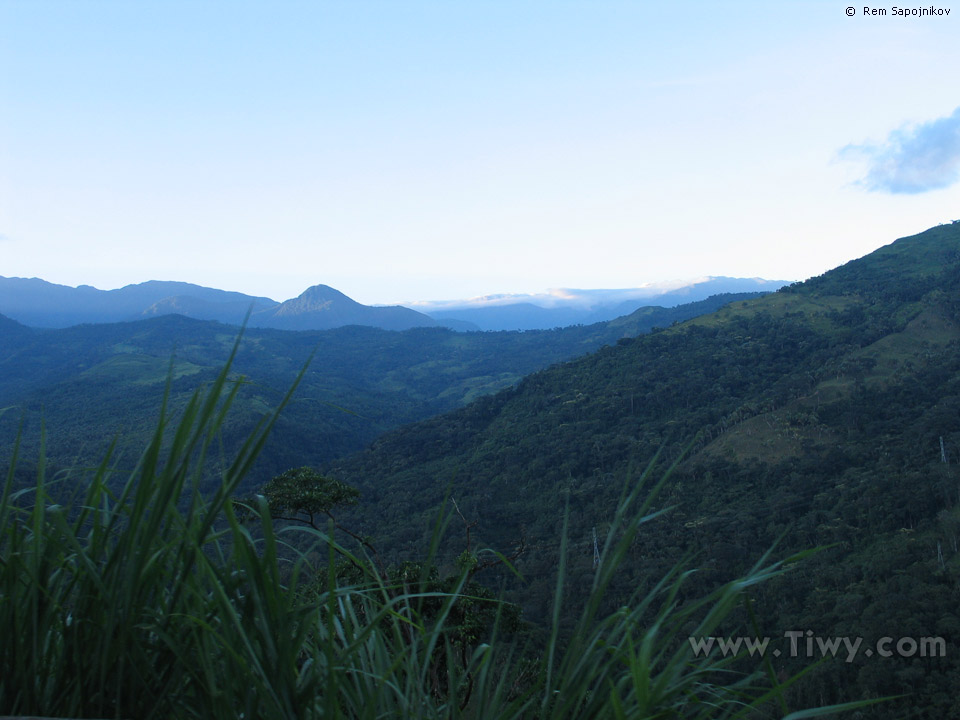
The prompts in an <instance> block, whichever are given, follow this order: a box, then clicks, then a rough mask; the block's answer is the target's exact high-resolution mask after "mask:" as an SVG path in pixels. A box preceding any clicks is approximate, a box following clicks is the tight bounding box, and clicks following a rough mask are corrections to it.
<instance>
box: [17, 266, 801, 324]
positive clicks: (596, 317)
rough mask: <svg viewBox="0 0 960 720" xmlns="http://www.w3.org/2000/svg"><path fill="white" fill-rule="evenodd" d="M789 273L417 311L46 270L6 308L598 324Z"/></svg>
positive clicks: (757, 286) (34, 314)
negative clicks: (57, 275) (59, 275)
mask: <svg viewBox="0 0 960 720" xmlns="http://www.w3.org/2000/svg"><path fill="white" fill-rule="evenodd" d="M785 284H786V282H785V281H770V280H761V279H759V278H752V279H743V278H726V277H710V278H705V279H703V280H698V281H695V282H692V283H688V284H686V285H682V286H679V287H678V286H677V284H674V285H672V286H666V285H659V286H651V287H646V288H633V289H626V290H556V291H551V292H549V293H544V294H541V295H497V296H487V297H483V298H475V299H472V300H457V301H447V302H423V303H418V304H417V306H418V307H420V308H421V310H422V311H417V310H414V309H411V308H408V307H403V306H400V305H394V306H370V305H363V304H361V303H358V302H356V301H355V300H352V299H351V298H349V297H347V296H346V295H344V294H343V293H341V292H340V291H338V290H336V289H334V288H332V287H329V286H327V285H314V286H313V287H311V288H308V289H307V290H305V291H304V292H303V293H302V294H301V295H299V296H298V297H295V298H293V299H291V300H287V301H285V302H282V303H281V302H277V301H276V300H272V299H270V298H267V297H255V296H252V295H245V294H243V293H239V292H228V291H225V290H217V289H214V288H208V287H203V286H201V285H193V284H191V283H183V282H168V281H159V280H151V281H149V282H145V283H140V284H137V285H127V286H126V287H122V288H119V289H117V290H98V289H97V288H94V287H91V286H89V285H81V286H79V287H76V288H72V287H68V286H65V285H56V284H53V283H49V282H46V281H44V280H41V279H38V278H29V279H26V278H6V277H0V314H3V315H5V316H7V317H9V318H13V319H14V320H16V321H18V322H20V323H23V324H24V325H29V326H32V327H46V328H63V327H70V326H73V325H81V324H87V323H110V322H122V321H132V320H140V319H144V318H147V317H155V316H159V315H184V316H186V317H190V318H193V319H196V320H215V321H218V322H222V323H227V324H231V325H240V324H242V323H243V322H244V319H245V318H246V316H247V313H248V312H249V313H250V317H249V320H248V321H247V324H248V325H249V326H250V327H258V328H274V329H279V330H329V329H333V328H337V327H344V326H347V325H362V326H369V327H377V328H381V329H384V330H409V329H411V328H415V327H447V328H450V329H452V330H459V331H469V330H538V329H549V328H554V327H566V326H569V325H580V324H582V325H589V324H592V323H597V322H606V321H608V320H612V319H614V318H617V317H621V316H624V315H629V314H630V313H632V312H634V311H635V310H637V309H638V308H641V307H646V306H650V305H653V304H657V305H660V306H665V307H674V306H676V305H679V304H681V303H689V302H696V301H699V300H703V299H705V298H707V297H710V296H712V295H717V294H721V293H741V292H764V291H773V290H776V289H777V288H779V287H782V286H783V285H785Z"/></svg>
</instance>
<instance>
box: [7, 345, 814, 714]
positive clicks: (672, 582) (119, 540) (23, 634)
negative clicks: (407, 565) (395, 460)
mask: <svg viewBox="0 0 960 720" xmlns="http://www.w3.org/2000/svg"><path fill="white" fill-rule="evenodd" d="M234 352H236V348H235V349H234ZM231 360H232V358H231ZM229 368H230V364H229V363H228V364H227V366H226V367H225V368H224V369H223V371H222V372H221V373H220V374H219V376H218V377H217V378H216V380H215V381H214V382H212V383H211V384H210V385H209V387H207V388H206V389H203V390H201V391H197V392H196V393H195V394H194V395H193V397H192V398H191V400H190V401H189V403H188V404H187V406H186V408H185V409H184V410H183V412H182V415H181V416H180V419H179V420H178V421H177V422H176V423H173V422H172V421H171V419H170V412H169V410H168V408H167V403H166V399H165V400H164V403H163V407H162V409H161V411H160V417H159V420H158V423H157V428H156V431H155V432H154V434H153V436H152V439H151V440H150V442H149V444H148V445H147V447H146V449H145V450H144V452H143V454H142V456H141V457H140V459H139V462H138V464H137V466H136V468H135V469H134V470H133V471H132V472H131V473H129V475H127V476H125V477H116V474H117V473H116V472H115V471H113V470H112V469H111V459H110V456H109V455H108V457H107V458H105V459H104V461H103V462H102V463H101V464H100V465H99V467H97V468H95V469H94V470H92V471H91V472H90V473H89V474H88V475H86V476H85V477H83V478H82V480H83V483H84V484H83V485H82V487H81V486H80V485H79V482H80V480H81V478H74V477H66V478H60V477H57V478H53V479H50V478H48V477H47V476H46V471H45V466H44V456H43V450H42V442H41V453H40V458H39V462H38V469H37V477H36V482H35V484H34V485H33V486H32V487H30V488H28V489H15V484H14V470H15V467H16V463H17V457H16V455H17V452H16V448H14V452H13V460H12V462H11V465H10V469H9V471H8V474H7V478H6V482H5V484H4V488H3V492H2V495H0V715H12V714H19V715H44V716H48V717H63V718H67V717H69V718H131V719H133V718H136V719H137V720H147V719H150V718H163V719H167V718H224V719H227V718H229V719H230V720H235V719H236V718H290V719H291V720H292V719H294V718H321V717H322V718H340V717H343V718H370V719H371V720H372V719H374V718H397V717H410V718H458V717H464V718H607V717H609V718H680V717H683V718H716V717H770V716H780V715H783V714H785V713H784V711H785V704H784V702H783V700H782V687H781V686H780V685H778V684H777V682H776V679H775V678H772V680H771V681H770V682H767V683H766V684H762V683H760V682H758V677H757V676H754V675H751V676H746V677H744V676H743V675H741V674H736V673H733V672H730V670H729V668H728V667H727V665H726V661H724V660H718V659H716V658H712V657H706V658H693V657H692V656H691V654H690V653H689V650H688V648H687V646H686V644H685V643H684V642H683V638H684V637H685V636H686V635H687V634H691V628H693V634H696V633H701V634H709V633H710V632H712V630H713V629H714V628H716V627H717V626H718V624H719V622H720V621H721V620H722V619H723V618H724V617H725V616H726V615H727V614H728V613H729V612H730V611H731V610H732V609H733V607H734V606H735V605H736V603H737V602H739V600H740V598H741V596H742V593H743V591H744V590H745V589H746V588H748V587H750V586H751V585H753V584H755V583H758V582H762V581H763V580H764V579H766V578H767V577H769V576H770V575H771V574H773V573H775V572H778V571H779V568H778V566H777V565H776V564H772V565H771V564H766V565H764V564H761V565H758V566H757V567H756V568H754V570H752V571H751V572H750V573H749V574H748V575H747V576H746V577H744V578H741V579H740V580H738V581H736V582H733V583H730V584H728V585H727V586H725V587H723V588H721V589H720V590H718V591H717V592H716V593H714V594H713V595H711V596H710V597H709V598H706V599H704V600H702V601H700V602H698V603H687V604H680V603H679V602H678V600H677V597H678V593H679V592H680V590H681V588H682V586H683V581H684V577H685V574H684V572H683V571H682V569H681V568H680V567H679V566H678V567H677V568H675V569H674V570H673V571H671V572H670V573H668V575H667V576H666V577H664V578H663V579H662V580H661V581H660V583H659V584H658V585H657V586H656V587H655V588H654V589H653V591H651V592H649V593H647V594H646V595H644V596H642V597H640V596H638V597H635V598H633V599H632V601H631V603H630V604H629V605H628V606H626V607H624V608H622V609H620V610H619V611H616V612H614V613H613V614H611V615H608V616H605V617H602V616H601V613H600V608H601V606H602V599H603V594H604V591H605V589H606V588H607V587H608V586H609V585H610V583H611V582H612V580H613V577H614V575H615V574H616V571H617V567H618V566H619V565H620V564H622V563H623V562H624V560H625V556H626V549H627V547H628V546H629V543H630V541H631V540H632V538H633V536H634V535H635V533H636V530H637V528H638V527H639V526H640V524H642V522H644V521H645V520H646V519H648V518H649V517H650V516H651V514H650V513H649V507H648V505H647V504H639V503H638V502H637V497H638V495H637V493H638V490H634V491H633V492H631V494H629V495H628V496H627V497H625V498H624V499H623V500H622V501H621V503H620V510H619V513H618V521H617V523H615V526H614V528H612V529H611V531H610V535H609V536H608V539H607V543H606V547H605V550H604V557H603V562H602V563H601V566H600V568H599V569H598V572H597V575H596V581H595V583H594V586H593V589H592V592H591V594H590V597H589V599H588V601H587V603H586V607H585V609H584V611H583V614H582V616H581V618H580V620H579V623H578V624H577V626H576V628H575V629H574V631H573V633H572V635H571V636H570V639H569V640H565V641H561V638H560V635H561V633H560V631H559V627H560V616H561V611H560V603H559V599H560V597H561V589H562V587H563V583H564V563H565V557H566V552H565V549H564V550H563V551H562V552H561V557H560V571H559V579H558V582H557V602H556V604H555V608H554V622H553V629H552V632H551V633H550V637H549V642H548V643H547V645H546V647H544V648H540V649H538V651H537V653H536V657H535V659H534V660H532V661H531V659H530V655H529V653H524V652H523V649H522V648H520V647H517V646H516V645H515V644H513V643H512V642H511V641H510V639H509V638H506V637H498V633H497V632H496V630H494V634H493V637H492V639H490V641H489V642H485V643H480V644H478V645H476V646H475V647H471V648H470V650H469V652H468V653H464V652H462V651H460V652H454V651H453V648H452V645H451V643H452V642H453V640H452V639H451V638H452V637H453V632H452V630H453V628H451V624H452V623H451V620H450V618H451V614H452V611H453V609H454V607H455V606H456V604H457V603H458V602H461V601H464V600H475V601H479V600H482V599H480V598H469V597H467V596H466V593H467V576H466V574H464V576H463V577H462V578H461V581H460V582H459V583H458V584H455V585H454V587H453V589H452V590H450V591H448V592H443V593H437V592H423V591H419V590H418V585H417V583H415V582H414V583H412V584H411V583H408V584H400V583H395V582H392V581H391V579H390V578H389V577H388V576H386V574H385V573H384V572H382V570H381V569H379V568H378V566H377V565H376V564H375V563H373V562H371V560H370V559H369V558H368V557H366V556H364V555H363V554H362V553H360V552H358V553H352V552H351V551H350V549H349V548H346V547H343V546H341V545H340V544H338V543H337V542H336V541H335V539H334V538H333V532H332V529H331V531H330V532H328V533H323V532H321V531H318V530H316V529H315V528H302V527H296V528H295V527H285V528H275V527H274V525H273V523H272V521H271V519H270V513H269V508H268V507H267V503H266V501H265V500H264V499H263V498H259V499H257V500H255V501H253V503H252V504H251V505H252V506H251V507H250V508H249V510H250V511H251V512H250V513H249V514H250V515H252V517H253V522H250V520H249V519H246V520H244V521H241V520H240V519H238V516H237V513H236V511H235V508H234V504H233V501H232V498H233V495H234V494H235V492H236V491H237V489H238V487H239V486H240V484H241V482H242V481H243V479H244V478H245V477H246V476H247V474H248V473H249V471H250V469H251V466H252V464H253V462H254V460H255V459H256V457H257V454H258V452H259V451H260V449H261V448H262V447H263V445H264V443H265V442H266V440H267V435H268V433H269V432H270V430H271V428H272V427H273V424H274V421H275V418H276V413H274V414H271V415H269V416H267V417H265V418H264V419H263V421H262V422H261V423H260V424H259V425H258V427H257V428H256V429H255V430H254V431H253V432H252V433H251V434H250V436H249V438H248V439H247V440H246V441H245V442H244V443H243V445H242V447H241V448H240V449H239V451H237V452H236V455H235V458H234V459H233V460H231V461H229V462H224V461H223V459H222V458H221V457H220V455H219V453H217V454H216V456H214V453H213V452H212V450H215V449H217V448H218V447H219V445H218V442H217V439H218V435H219V430H220V428H221V427H222V425H223V423H224V418H225V417H226V415H227V413H228V411H229V409H230V406H231V404H232V403H233V401H234V400H235V398H236V396H237V393H238V392H239V390H240V387H241V384H242V382H241V381H232V380H231V379H230V374H229ZM168 392H169V388H168ZM292 392H293V389H291V390H290V393H288V395H287V397H286V398H285V399H284V401H283V403H282V404H281V409H282V407H283V405H284V404H286V402H287V400H288V399H289V398H290V395H291V394H292ZM277 412H279V409H278V411H277ZM214 466H217V467H220V468H221V469H220V471H219V482H218V483H216V484H215V487H213V488H212V489H208V490H206V491H205V492H201V488H203V487H206V488H209V486H210V483H209V478H210V476H211V472H212V471H211V468H212V467H214ZM69 483H72V484H73V485H74V486H76V487H77V488H78V489H77V490H76V491H75V492H71V491H69V488H68V484H69ZM638 487H639V485H638ZM71 495H72V497H73V499H72V500H70V501H65V500H63V499H62V498H64V497H70V496H71ZM292 533H299V534H305V536H306V538H307V539H308V540H309V541H310V548H309V550H308V551H304V550H302V548H303V546H304V543H303V541H302V540H303V537H302V536H301V537H299V538H298V542H292V541H288V540H287V538H290V537H291V534H292ZM296 548H301V549H300V550H298V549H296ZM317 558H319V560H317ZM344 558H346V559H347V560H348V561H349V562H350V563H352V564H353V565H354V566H355V567H359V568H361V569H362V572H361V577H362V578H363V579H361V580H359V581H356V580H354V581H352V582H351V583H347V582H345V581H342V580H340V579H338V575H337V573H336V567H337V565H338V561H342V560H343V559H344ZM425 600H429V601H430V602H429V603H426V602H425ZM428 605H429V607H430V608H431V610H430V611H429V612H426V611H425V610H424V608H425V607H427V606H428ZM530 668H533V671H531V670H530ZM771 703H772V704H771ZM768 711H769V712H768ZM757 713H759V714H757ZM813 714H814V713H810V712H807V713H803V714H797V715H794V716H793V717H795V718H801V717H812V716H813Z"/></svg>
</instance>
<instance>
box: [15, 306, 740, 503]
mask: <svg viewBox="0 0 960 720" xmlns="http://www.w3.org/2000/svg"><path fill="white" fill-rule="evenodd" d="M750 296H751V295H750V294H747V295H718V296H715V297H713V298H709V299H707V300H703V301H700V302H696V303H690V304H687V305H681V306H678V307H675V308H661V307H645V308H640V309H639V310H637V311H636V312H634V313H632V314H631V315H628V316H625V317H622V318H618V319H617V320H614V321H611V322H608V323H598V324H595V325H589V326H573V327H568V328H561V329H556V330H549V331H527V332H486V333H480V332H472V333H458V332H453V331H450V330H446V329H442V328H419V329H413V330H409V331H406V332H391V331H387V330H380V329H377V328H370V327H357V326H353V327H344V328H339V329H335V330H327V331H313V332H309V331H306V332H290V331H280V330H266V329H247V330H246V331H245V333H244V337H243V341H242V343H241V346H240V351H239V354H238V355H237V357H236V359H235V362H234V364H233V371H234V372H235V373H236V375H237V376H238V377H239V376H243V377H244V378H245V380H246V385H245V386H244V388H243V390H242V391H241V393H240V396H239V397H238V399H237V402H236V404H235V406H234V411H233V413H232V414H231V417H230V418H229V419H228V421H227V423H226V425H225V427H224V428H223V432H224V436H225V447H226V449H227V451H229V450H230V449H232V448H234V447H236V446H237V445H238V443H239V442H240V439H241V438H242V437H245V436H246V434H247V433H249V432H250V430H251V429H252V428H253V427H254V426H255V424H256V423H257V421H259V419H260V418H262V417H263V415H264V413H265V412H266V411H267V409H269V408H271V407H274V406H275V405H276V403H277V402H278V401H279V399H280V398H281V397H282V396H283V394H284V392H286V390H287V388H289V387H290V385H291V383H292V382H293V380H294V378H295V377H296V376H297V373H298V372H299V371H300V370H301V369H302V368H303V367H304V366H306V365H307V363H308V361H310V363H309V367H308V369H307V372H306V375H305V376H304V378H303V379H302V382H301V384H300V390H299V393H298V396H297V398H296V401H295V402H294V403H292V404H291V405H290V406H289V407H288V408H287V409H286V412H285V413H284V415H283V417H281V418H280V419H279V420H278V425H277V429H276V435H277V437H276V439H275V441H274V442H272V443H271V444H270V445H269V446H268V447H267V448H265V449H264V451H263V453H262V454H261V457H260V458H259V460H258V465H257V468H256V469H255V470H254V472H253V476H252V477H253V478H255V479H251V480H250V484H251V486H253V485H256V484H259V483H262V482H265V481H266V479H268V478H269V477H271V475H272V474H274V473H278V472H282V471H283V470H286V469H287V468H289V467H293V466H298V465H308V464H319V463H324V462H328V461H330V460H332V459H333V458H336V457H340V456H342V455H344V454H347V453H349V452H354V451H357V450H360V449H361V448H362V447H364V446H365V445H366V444H368V443H369V442H370V441H372V440H373V439H374V438H376V437H377V436H378V435H380V434H381V433H383V432H384V431H386V430H389V429H392V428H396V427H398V426H400V425H403V424H405V423H410V422H413V421H416V420H421V419H423V418H426V417H430V416H432V415H436V414H438V413H441V412H444V411H447V410H451V409H453V408H456V407H460V406H462V405H464V404H466V403H468V402H470V401H471V400H474V399H475V398H477V397H480V396H482V395H485V394H489V393H492V392H495V391H497V390H501V389H503V388H506V387H510V386H511V385H513V384H515V383H516V382H518V381H519V380H520V379H521V378H522V377H523V376H524V375H526V374H527V373H530V372H532V371H534V370H536V369H539V368H542V367H545V366H548V365H550V364H551V363H555V362H558V361H561V360H565V359H569V358H571V357H576V356H578V355H582V354H585V353H587V352H589V351H592V350H595V349H596V348H598V347H600V346H602V345H604V344H608V343H614V342H616V341H617V340H618V339H619V338H622V337H630V336H633V335H637V334H640V333H644V332H648V331H649V330H650V329H652V328H654V327H658V326H659V327H666V326H669V325H671V324H672V323H674V322H679V321H682V320H686V319H688V318H691V317H695V316H697V315H700V314H703V313H706V312H712V311H713V310H715V309H717V308H718V307H720V306H722V305H724V304H726V303H728V302H731V301H735V300H738V299H741V298H743V297H750ZM238 332H239V329H238V328H235V327H231V326H227V325H222V324H219V323H216V322H205V321H199V320H191V319H187V318H185V317H181V316H164V317H159V318H155V319H150V320H143V321H139V322H129V323H116V324H104V325H80V326H75V327H70V328H65V329H61V330H39V329H33V328H27V327H24V326H23V325H20V324H18V323H16V322H14V321H12V320H9V319H8V318H3V317H2V316H0V408H7V410H6V412H5V413H0V460H6V459H7V457H8V455H6V452H7V450H8V449H9V447H10V446H11V444H12V441H13V438H14V437H15V435H16V433H17V431H18V430H19V429H20V428H21V426H22V429H23V442H24V449H25V450H26V451H27V452H25V456H26V457H30V456H31V455H35V454H36V451H37V449H38V447H39V439H40V431H39V429H40V424H41V421H42V422H43V423H44V424H45V427H46V431H47V437H48V440H47V454H48V458H49V461H50V462H52V463H54V464H56V465H59V466H61V467H69V466H74V465H82V464H90V463H95V462H97V461H98V460H99V459H100V457H101V456H102V454H103V452H104V451H105V449H106V448H107V447H108V446H109V444H110V443H111V442H112V441H113V440H114V439H115V438H118V439H119V444H120V449H121V451H122V452H121V453H120V457H121V462H126V463H128V464H129V463H132V462H133V461H135V460H136V458H137V456H138V453H139V449H140V448H142V447H143V445H144V443H145V442H146V441H147V440H148V439H149V437H150V434H151V433H152V430H153V427H154V423H155V419H156V415H157V412H158V411H159V408H160V400H161V396H162V393H163V388H164V383H165V382H166V379H167V377H168V373H172V379H173V383H172V387H171V398H170V405H171V407H172V408H174V409H177V408H182V407H183V406H184V405H185V403H186V402H187V399H188V398H189V396H190V394H191V393H192V391H193V390H194V389H195V388H196V387H197V386H199V385H201V384H203V383H206V382H210V381H212V379H213V378H214V377H216V375H217V373H218V372H219V370H220V368H221V367H222V365H223V363H224V362H225V361H226V358H227V357H228V355H229V353H230V350H231V347H232V346H233V343H234V340H235V339H236V337H237V333H238ZM311 358H312V360H311ZM171 359H172V360H171ZM171 361H172V365H171ZM21 424H22V425H21Z"/></svg>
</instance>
